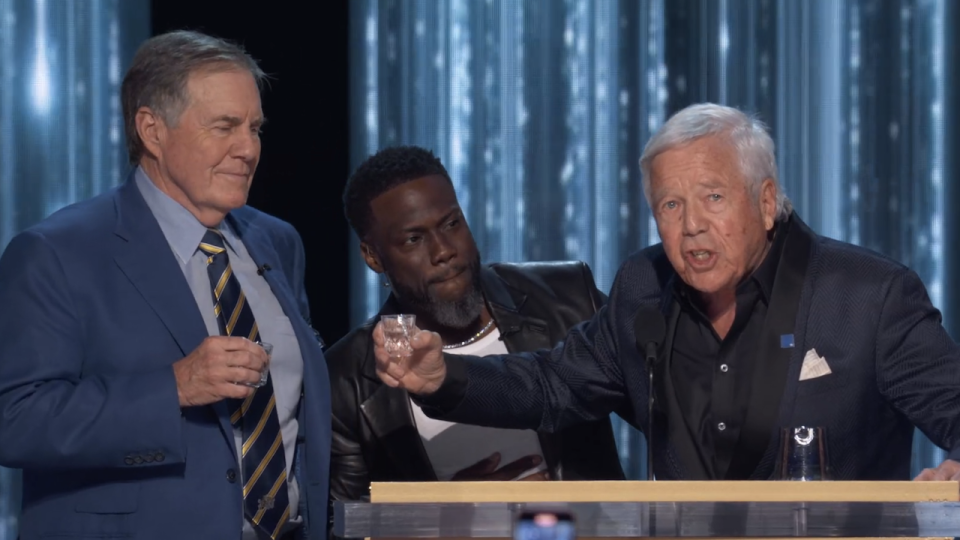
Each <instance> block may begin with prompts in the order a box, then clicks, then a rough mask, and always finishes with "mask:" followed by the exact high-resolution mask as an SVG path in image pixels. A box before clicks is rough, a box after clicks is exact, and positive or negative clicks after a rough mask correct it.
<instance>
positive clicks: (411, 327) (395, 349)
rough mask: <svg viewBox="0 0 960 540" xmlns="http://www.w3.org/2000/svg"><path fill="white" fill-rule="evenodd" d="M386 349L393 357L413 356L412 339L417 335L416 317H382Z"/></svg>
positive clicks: (401, 315)
mask: <svg viewBox="0 0 960 540" xmlns="http://www.w3.org/2000/svg"><path fill="white" fill-rule="evenodd" d="M380 321H381V322H382V327H383V340H384V343H383V345H384V348H385V349H386V350H387V353H388V354H389V355H390V356H391V357H398V358H402V357H407V356H410V355H411V354H413V347H412V346H411V345H410V338H411V337H413V335H414V334H416V333H417V331H418V329H417V316H416V315H404V314H400V315H382V316H381V317H380Z"/></svg>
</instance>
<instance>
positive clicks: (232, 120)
mask: <svg viewBox="0 0 960 540" xmlns="http://www.w3.org/2000/svg"><path fill="white" fill-rule="evenodd" d="M218 122H226V123H228V124H230V125H231V126H239V125H240V124H242V123H243V119H242V118H240V117H239V116H230V115H226V114H225V115H222V116H218V117H216V118H214V119H213V121H212V122H210V123H211V124H216V123H218ZM250 123H251V124H252V125H254V126H259V127H263V125H264V124H266V123H267V118H266V117H265V116H262V117H260V118H259V119H257V120H254V121H252V122H250Z"/></svg>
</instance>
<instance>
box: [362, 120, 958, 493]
mask: <svg viewBox="0 0 960 540" xmlns="http://www.w3.org/2000/svg"><path fill="white" fill-rule="evenodd" d="M640 163H641V169H642V171H643V182H644V186H643V187H644V192H645V194H646V197H647V200H648V201H649V203H650V206H651V209H652V211H653V215H654V217H655V219H656V221H657V227H658V230H659V232H660V237H661V239H662V240H663V243H662V244H658V245H655V246H651V247H649V248H647V249H644V250H643V251H641V252H639V253H637V254H635V255H634V256H632V257H631V258H629V259H628V260H627V261H626V262H625V263H623V265H622V266H621V268H620V271H619V274H618V276H617V279H616V281H615V283H614V285H613V288H612V291H611V294H610V300H609V302H608V304H607V305H606V306H605V307H604V308H602V309H601V310H600V311H599V312H598V313H597V315H595V316H594V317H593V319H592V320H591V321H590V322H589V323H587V324H585V325H582V326H578V327H576V328H574V329H573V330H572V331H571V332H570V333H569V334H568V335H567V337H566V339H565V341H564V342H563V343H561V344H560V345H559V346H558V347H556V348H555V349H553V350H552V351H546V350H545V351H540V352H538V353H535V354H514V355H509V356H499V357H490V356H488V357H485V358H472V357H456V356H453V355H447V354H442V350H441V347H440V339H439V337H438V336H437V335H436V334H433V333H431V332H418V333H417V334H416V335H415V336H414V338H413V347H414V349H415V353H414V354H413V355H412V356H411V357H410V358H406V359H397V358H390V357H389V356H388V355H387V353H386V352H385V351H384V349H383V347H382V341H383V334H382V330H379V329H378V330H376V331H374V341H375V342H376V343H377V346H376V350H375V354H376V356H377V362H378V374H379V376H380V378H381V379H382V380H383V381H384V382H385V384H387V385H389V386H392V387H402V388H405V389H407V390H408V391H410V392H413V393H416V394H420V395H421V396H423V397H421V398H420V399H421V404H422V406H423V410H424V412H426V413H427V414H428V415H429V416H432V417H435V418H438V419H441V420H447V421H451V422H463V423H472V424H481V425H488V426H496V427H502V428H514V429H524V428H526V429H539V430H542V431H556V430H560V429H563V428H565V427H566V426H569V425H572V424H575V423H577V422H582V421H584V420H595V419H598V418H603V417H605V416H606V415H608V414H610V413H611V412H612V411H614V410H622V409H631V408H632V412H633V417H634V418H636V419H642V420H640V421H638V422H637V424H638V427H639V428H640V429H642V430H643V431H644V432H645V433H650V432H651V428H652V432H653V435H654V436H653V437H652V440H653V443H652V446H653V451H654V460H655V461H654V471H655V472H656V475H657V477H658V478H660V479H690V480H701V479H704V480H705V479H727V480H745V479H770V478H778V477H779V475H778V473H777V471H778V470H780V468H779V465H781V459H780V456H781V453H780V452H779V451H778V450H780V437H779V434H780V430H781V429H788V430H789V429H791V428H794V429H796V428H800V427H804V426H806V427H822V428H824V433H825V444H826V461H827V466H828V468H829V474H830V475H832V477H833V478H835V479H838V480H880V479H887V480H905V479H909V473H910V451H911V442H912V439H913V432H914V429H913V428H914V426H916V427H919V428H920V429H921V430H922V431H923V432H924V433H925V434H926V435H927V436H928V437H930V439H931V440H932V441H933V442H934V443H936V444H937V445H939V446H940V447H941V448H944V449H945V450H946V451H947V452H948V454H947V457H948V459H947V460H946V461H945V462H944V463H943V464H942V465H940V466H938V467H937V468H936V469H930V470H927V471H924V472H923V473H922V474H921V475H920V476H919V479H921V480H924V479H929V480H934V479H936V480H948V479H953V480H957V479H960V463H958V460H960V348H958V347H957V345H956V344H955V343H954V342H953V340H951V339H950V337H949V336H947V334H946V332H945V331H944V329H943V327H942V326H941V322H940V313H939V312H938V311H937V310H936V309H935V308H934V307H933V306H932V305H931V304H930V300H929V299H928V297H927V294H926V291H925V290H924V287H923V284H922V283H921V282H920V279H919V277H918V276H917V275H916V274H915V273H914V272H912V271H910V270H909V269H908V268H906V267H904V266H903V265H901V264H899V263H897V262H895V261H892V260H890V259H887V258H885V257H882V256H880V255H878V254H876V253H873V252H870V251H867V250H865V249H862V248H859V247H856V246H852V245H850V244H844V243H842V242H837V241H834V240H829V239H826V238H822V237H820V236H818V235H816V234H815V233H813V231H811V230H810V229H809V228H807V226H806V225H805V224H804V223H803V222H802V221H801V220H800V218H799V217H798V216H797V215H796V213H795V212H793V211H792V209H791V205H790V202H789V200H787V198H786V197H785V196H784V194H783V192H782V191H781V190H780V187H779V185H778V181H777V167H776V159H775V156H774V147H773V141H772V140H771V139H770V136H769V135H768V134H767V132H766V130H765V129H764V127H763V125H762V124H760V123H759V122H758V121H756V120H755V119H753V118H751V117H749V116H747V115H745V114H743V113H742V112H740V111H737V110H736V109H732V108H729V107H724V106H719V105H713V104H702V105H695V106H691V107H688V108H687V109H684V110H683V111H680V112H679V113H677V114H676V115H675V116H674V117H672V118H671V119H670V121H668V122H667V123H666V124H665V125H664V126H663V128H662V129H661V130H660V131H659V132H658V133H657V134H656V135H654V137H652V138H651V140H650V141H649V142H648V144H647V147H646V148H645V150H644V154H643V157H642V159H641V162H640ZM639 314H643V318H638V315H639ZM659 316H662V317H663V319H664V320H665V321H666V324H665V326H666V334H665V337H663V336H664V334H663V330H662V329H661V330H660V332H659V334H660V335H659V336H657V335H653V334H655V332H651V335H650V336H645V335H644V334H646V333H648V331H649V328H650V327H651V326H657V325H656V320H657V317H659ZM645 319H646V320H648V321H650V322H651V323H653V324H647V323H645V322H644V320H645ZM638 323H639V324H638ZM660 326H661V328H662V326H663V325H660ZM638 341H639V342H640V343H639V344H638ZM651 341H653V342H655V343H656V344H659V345H660V347H659V354H658V357H659V361H658V364H657V365H656V368H655V375H656V378H657V380H656V385H655V388H656V390H655V398H656V399H655V403H656V404H657V408H656V411H655V414H654V420H653V424H652V426H651V425H650V422H649V421H647V418H648V414H647V406H648V394H649V392H648V390H647V387H648V384H647V380H648V371H647V367H646V363H645V361H644V360H645V355H644V354H643V353H641V352H638V345H639V346H640V347H639V348H640V349H646V348H647V345H648V344H649V343H650V342H651ZM788 433H789V432H788ZM807 433H808V431H807V430H800V431H799V434H800V435H804V436H801V437H799V439H800V440H799V441H798V443H799V444H804V443H807V442H808V441H809V438H808V437H806V436H805V435H806V434H807Z"/></svg>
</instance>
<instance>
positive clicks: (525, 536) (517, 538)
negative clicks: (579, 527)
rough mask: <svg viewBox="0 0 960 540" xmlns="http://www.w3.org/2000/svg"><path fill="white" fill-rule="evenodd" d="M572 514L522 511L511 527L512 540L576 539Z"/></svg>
mask: <svg viewBox="0 0 960 540" xmlns="http://www.w3.org/2000/svg"><path fill="white" fill-rule="evenodd" d="M576 538H577V533H576V527H575V525H574V522H573V516H571V515H570V514H568V513H566V512H524V513H522V514H520V518H519V519H518V520H517V522H516V524H515V525H514V528H513V540H576Z"/></svg>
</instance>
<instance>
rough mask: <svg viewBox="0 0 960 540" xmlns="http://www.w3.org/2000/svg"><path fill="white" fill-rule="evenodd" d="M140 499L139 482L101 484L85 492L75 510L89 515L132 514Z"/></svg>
mask: <svg viewBox="0 0 960 540" xmlns="http://www.w3.org/2000/svg"><path fill="white" fill-rule="evenodd" d="M139 499H140V484H139V483H138V482H130V483H110V484H101V485H99V486H96V487H92V488H90V489H86V490H84V492H83V493H82V494H81V495H80V501H79V502H77V505H76V506H75V507H74V509H75V510H76V511H77V512H81V513H87V514H132V513H134V512H136V511H137V506H138V504H139Z"/></svg>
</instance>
